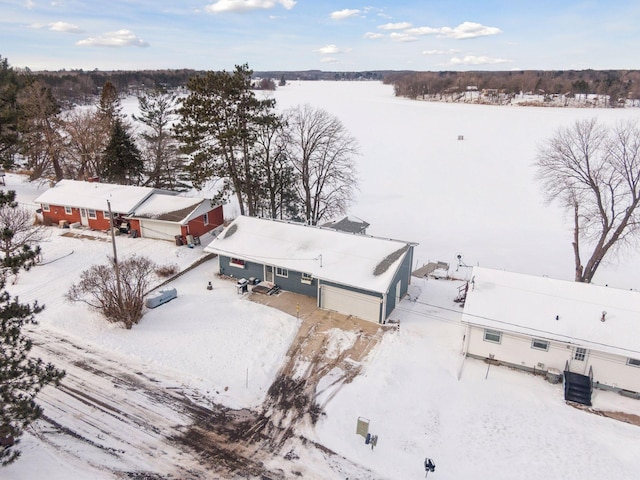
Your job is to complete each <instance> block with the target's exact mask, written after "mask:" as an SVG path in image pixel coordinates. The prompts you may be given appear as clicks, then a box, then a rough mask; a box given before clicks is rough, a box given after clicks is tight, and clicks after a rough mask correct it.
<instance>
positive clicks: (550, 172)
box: [536, 119, 640, 283]
mask: <svg viewBox="0 0 640 480" xmlns="http://www.w3.org/2000/svg"><path fill="white" fill-rule="evenodd" d="M536 166H537V168H538V179H539V180H540V181H541V183H542V185H543V187H544V190H545V193H546V198H547V200H548V201H549V202H551V201H553V200H558V201H559V202H560V203H561V205H562V207H564V208H565V209H566V210H567V211H569V212H571V214H572V217H573V253H574V261H575V280H576V281H577V282H587V283H589V282H591V281H592V280H593V276H594V275H595V273H596V271H597V269H598V267H599V266H600V263H601V262H602V261H603V259H604V258H605V256H606V255H607V253H608V252H610V251H613V250H615V249H616V247H618V246H620V245H622V244H623V243H624V241H625V240H628V239H630V238H631V237H632V236H633V235H634V234H635V233H637V230H638V213H637V207H638V204H639V203H640V129H639V128H638V125H637V124H635V123H630V122H627V123H620V124H618V125H617V126H615V127H614V128H607V127H605V126H604V125H602V124H599V123H598V122H597V120H595V119H592V120H579V121H576V122H575V124H574V125H573V126H571V127H569V128H561V129H559V130H558V131H556V133H555V134H554V135H553V137H551V138H550V139H549V140H547V142H546V143H545V144H544V145H543V146H542V147H541V148H540V150H539V152H538V157H537V160H536ZM582 241H584V242H585V244H583V243H582ZM586 248H590V249H591V253H590V254H589V258H588V260H587V262H586V264H583V259H582V250H583V249H586Z"/></svg>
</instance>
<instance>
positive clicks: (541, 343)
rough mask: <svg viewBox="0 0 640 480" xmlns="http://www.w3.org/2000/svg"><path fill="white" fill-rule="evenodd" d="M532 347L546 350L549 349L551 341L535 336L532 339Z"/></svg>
mask: <svg viewBox="0 0 640 480" xmlns="http://www.w3.org/2000/svg"><path fill="white" fill-rule="evenodd" d="M531 348H535V349H536V350H544V351H545V352H546V351H547V350H549V342H548V341H546V340H542V339H540V338H534V339H533V340H531Z"/></svg>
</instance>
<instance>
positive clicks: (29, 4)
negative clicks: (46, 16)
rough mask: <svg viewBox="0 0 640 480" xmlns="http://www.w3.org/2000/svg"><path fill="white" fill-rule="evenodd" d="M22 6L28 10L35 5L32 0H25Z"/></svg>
mask: <svg viewBox="0 0 640 480" xmlns="http://www.w3.org/2000/svg"><path fill="white" fill-rule="evenodd" d="M24 6H25V7H26V8H28V9H29V10H31V9H32V8H33V7H35V6H36V4H35V3H34V2H33V0H27V1H26V2H24Z"/></svg>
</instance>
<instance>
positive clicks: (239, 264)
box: [229, 257, 246, 268]
mask: <svg viewBox="0 0 640 480" xmlns="http://www.w3.org/2000/svg"><path fill="white" fill-rule="evenodd" d="M229 266H231V267H236V268H246V262H245V261H244V260H242V259H241V258H234V257H231V258H229Z"/></svg>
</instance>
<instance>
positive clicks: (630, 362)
mask: <svg viewBox="0 0 640 480" xmlns="http://www.w3.org/2000/svg"><path fill="white" fill-rule="evenodd" d="M627 365H631V366H632V367H640V360H638V359H637V358H627Z"/></svg>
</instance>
